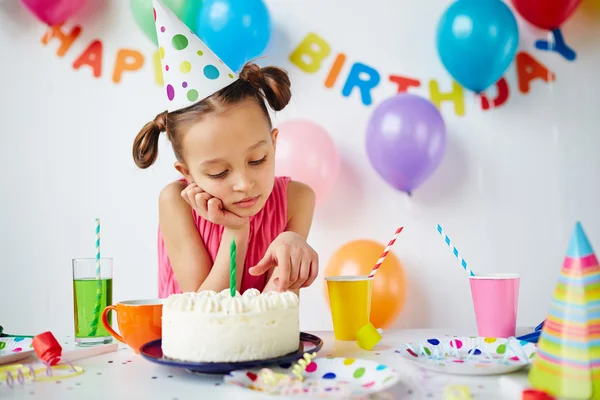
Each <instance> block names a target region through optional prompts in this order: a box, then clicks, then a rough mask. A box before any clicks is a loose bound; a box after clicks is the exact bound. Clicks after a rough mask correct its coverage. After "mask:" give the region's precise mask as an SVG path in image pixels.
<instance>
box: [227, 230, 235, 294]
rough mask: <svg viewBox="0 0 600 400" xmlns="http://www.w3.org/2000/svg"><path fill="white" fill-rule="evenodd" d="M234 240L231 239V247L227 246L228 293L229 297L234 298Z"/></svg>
mask: <svg viewBox="0 0 600 400" xmlns="http://www.w3.org/2000/svg"><path fill="white" fill-rule="evenodd" d="M236 257H237V255H236V249H235V238H234V239H231V246H229V293H230V294H231V297H235V283H236V272H235V259H236Z"/></svg>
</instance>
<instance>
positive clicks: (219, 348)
mask: <svg viewBox="0 0 600 400" xmlns="http://www.w3.org/2000/svg"><path fill="white" fill-rule="evenodd" d="M298 304H299V299H298V296H297V295H296V294H295V293H293V292H283V293H278V292H267V293H260V292H259V291H258V290H256V289H249V290H246V291H245V292H244V294H243V295H240V293H239V292H236V295H235V297H231V295H230V292H229V289H225V290H223V291H222V292H221V293H217V292H215V291H212V290H207V291H202V292H199V293H193V292H191V293H181V294H173V295H170V296H169V297H168V298H167V299H166V300H165V302H164V304H163V311H162V351H163V355H164V356H165V357H167V358H171V359H175V360H181V361H195V362H239V361H251V360H263V359H267V358H273V357H279V356H283V355H286V354H289V353H292V352H295V351H297V350H298V346H299V341H300V327H299V313H298Z"/></svg>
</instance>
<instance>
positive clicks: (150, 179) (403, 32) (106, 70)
mask: <svg viewBox="0 0 600 400" xmlns="http://www.w3.org/2000/svg"><path fill="white" fill-rule="evenodd" d="M89 3H95V2H91V1H90V2H89ZM102 3H106V5H103V6H89V7H88V8H87V9H85V10H83V11H82V12H80V13H79V14H78V15H77V16H76V18H74V19H73V20H72V21H71V22H69V23H68V24H67V25H66V27H67V28H68V29H70V27H72V26H73V24H75V23H78V24H80V25H81V26H82V28H83V32H82V34H81V36H80V38H79V39H78V40H77V41H76V42H75V43H74V44H73V46H72V48H71V49H70V50H69V51H68V52H67V54H66V55H65V56H64V57H62V58H59V57H58V56H57V55H56V50H57V48H58V45H59V43H58V41H53V42H51V43H50V44H49V45H48V46H44V45H42V44H41V40H40V39H41V37H42V36H43V34H44V32H45V28H44V27H43V26H42V24H40V23H38V22H37V21H36V20H35V19H34V18H33V17H32V16H31V15H30V14H29V13H28V12H26V11H25V10H24V9H23V8H22V7H21V6H20V4H19V2H16V1H6V0H4V1H0V49H1V54H2V55H1V56H0V58H1V62H0V82H1V92H0V110H1V111H0V113H1V115H2V117H1V123H0V127H1V134H0V169H1V170H2V171H3V172H2V177H3V179H2V180H3V185H2V188H3V190H2V197H1V199H0V235H1V236H0V246H1V247H0V248H1V250H2V251H1V253H0V254H1V256H2V258H1V261H0V265H1V266H0V271H1V273H0V300H1V302H2V307H0V324H2V325H4V327H5V330H6V331H9V332H21V333H25V332H34V333H38V332H40V331H42V330H59V331H64V330H67V329H68V330H70V329H72V328H71V327H72V305H71V296H72V294H71V264H70V260H71V258H73V257H82V256H93V255H94V218H95V217H101V218H102V251H103V255H104V256H112V257H114V259H115V283H114V285H115V286H114V300H115V301H119V300H125V299H137V298H151V297H155V296H156V294H157V263H156V225H157V195H158V192H159V191H160V189H161V188H162V187H163V186H164V185H165V184H166V183H168V182H169V181H170V180H172V179H174V178H175V177H176V171H175V170H174V169H173V168H172V164H173V161H174V158H173V155H172V152H171V150H170V147H169V144H168V143H167V142H166V141H163V142H162V144H161V154H160V157H159V160H158V162H157V164H155V165H154V166H153V167H152V168H151V169H149V170H145V171H141V170H138V169H137V168H136V166H135V164H134V163H133V161H132V158H131V146H132V141H133V138H134V137H135V135H136V134H137V132H138V131H139V129H140V128H141V127H142V126H143V124H144V123H145V122H147V121H149V120H151V119H152V118H153V117H154V115H155V114H156V113H158V112H160V111H161V110H162V109H163V108H164V102H163V89H162V88H161V87H159V86H157V85H156V84H154V69H153V65H152V62H151V56H152V54H153V51H154V48H153V45H152V44H151V42H150V41H149V40H148V39H147V38H146V37H145V36H144V35H143V33H142V32H141V30H140V29H138V27H137V26H136V25H135V23H134V21H133V18H132V16H131V14H130V12H129V8H128V2H126V1H122V0H109V1H107V2H102ZM267 3H268V5H269V7H270V11H271V15H272V18H273V20H274V23H275V32H274V33H273V36H272V45H271V47H270V49H269V51H268V53H267V56H268V57H267V59H266V60H265V61H264V62H265V63H273V64H277V65H280V66H283V67H285V68H287V69H288V70H289V71H290V73H291V75H292V82H293V87H294V97H293V101H292V104H291V106H289V107H288V108H287V109H286V110H284V112H282V113H280V114H278V116H277V118H276V120H275V123H278V122H281V121H284V120H286V119H289V118H309V119H312V120H313V121H315V122H317V123H319V124H321V125H322V126H323V127H325V128H326V129H327V130H328V131H329V132H330V134H331V136H332V137H333V138H334V140H335V142H336V144H337V146H338V149H339V152H340V154H341V155H342V157H343V171H342V176H341V177H340V180H339V182H338V183H337V184H336V186H335V190H334V193H333V195H332V196H331V197H330V199H329V201H327V202H326V203H324V204H322V205H321V206H320V207H319V209H318V211H317V215H316V218H315V221H314V228H313V230H312V233H311V235H310V238H309V240H310V243H311V244H312V245H313V246H314V247H315V248H316V250H317V251H318V252H319V254H320V258H321V275H320V276H321V278H322V276H323V272H324V269H325V265H326V263H327V261H328V259H329V257H330V256H331V254H332V253H333V252H334V251H335V249H337V248H338V247H339V246H341V245H342V244H344V243H346V242H348V241H351V240H355V239H365V238H366V239H374V240H377V241H380V242H381V243H386V242H387V241H388V239H389V236H390V234H391V233H392V232H393V231H394V230H395V228H396V227H397V226H398V225H404V226H405V227H406V229H405V231H404V232H403V234H402V236H401V240H399V242H398V243H397V245H396V247H395V249H394V252H395V253H396V254H397V255H398V257H399V258H400V259H401V261H402V262H403V264H404V267H405V269H406V274H407V278H408V285H409V286H408V293H407V300H406V305H405V308H404V310H403V312H402V314H401V315H400V317H399V318H398V320H397V321H396V325H395V326H397V327H445V328H453V327H456V328H462V329H470V328H473V329H474V328H475V321H474V316H473V312H472V306H471V299H470V291H469V286H468V281H467V279H466V274H465V273H464V272H463V271H462V269H461V268H460V267H459V266H458V264H457V262H456V261H455V259H454V258H453V257H452V255H451V254H450V252H449V250H448V248H447V247H446V246H445V245H444V243H443V242H442V240H441V239H440V237H439V235H438V233H437V232H436V230H435V226H436V224H437V223H441V224H442V225H443V226H444V227H445V229H446V230H447V231H448V233H449V234H450V236H451V238H452V239H453V241H454V242H455V243H456V245H457V246H458V247H459V248H460V249H461V251H462V253H463V254H464V256H465V258H466V259H467V260H468V262H469V263H470V266H471V267H472V268H473V269H475V270H476V271H477V272H479V273H486V272H518V273H521V274H522V286H521V298H520V300H521V301H520V309H519V317H518V323H519V324H521V325H535V324H537V323H538V322H540V321H541V320H542V319H543V318H544V317H545V314H546V312H547V309H548V306H549V300H550V296H551V294H552V291H553V288H554V284H555V281H556V278H557V276H558V273H559V270H560V268H561V264H562V259H563V257H564V254H565V251H566V248H567V246H568V241H569V237H570V234H571V230H572V228H573V224H574V222H575V221H576V220H578V219H579V220H581V221H582V222H583V224H584V227H585V229H586V231H587V233H588V235H589V237H590V240H591V241H592V243H593V244H595V246H596V248H597V249H598V250H600V211H599V206H598V205H599V204H600V179H599V178H598V171H599V170H600V158H599V157H598V154H599V153H600V135H599V132H598V126H599V125H600V113H598V103H599V102H600V77H599V75H598V65H599V63H600V7H599V6H598V2H597V1H596V0H584V2H583V5H582V6H581V8H580V9H579V10H578V12H577V14H576V15H575V17H574V18H572V19H571V20H570V21H569V22H568V23H567V25H566V26H565V28H564V34H565V38H566V40H567V41H568V43H569V44H570V45H572V46H573V47H574V48H575V49H576V50H577V51H578V59H577V60H576V61H575V62H573V63H571V62H568V61H565V60H564V59H562V58H561V57H560V56H558V55H557V54H554V53H545V52H540V51H537V50H535V49H534V48H533V43H534V40H535V38H543V37H545V35H544V34H542V33H540V32H537V31H535V30H533V29H531V28H528V27H527V26H526V25H525V24H524V23H523V21H522V20H521V19H520V18H519V22H520V27H521V44H520V49H521V50H527V51H529V52H530V53H531V54H532V55H533V56H534V57H535V58H536V59H538V60H539V61H540V62H542V63H544V64H545V65H546V66H548V67H549V68H550V69H552V70H553V71H554V72H555V73H556V75H557V80H556V82H555V83H554V84H553V85H551V86H550V85H548V84H546V83H544V82H543V81H541V80H536V81H534V82H533V83H532V86H531V91H530V93H528V94H526V95H524V94H521V93H519V92H518V91H517V89H516V88H517V83H516V75H515V68H514V65H513V66H511V67H510V69H509V71H508V72H507V74H506V76H507V78H508V80H509V84H510V85H511V97H510V100H509V101H508V103H506V104H505V105H504V106H503V107H501V108H499V109H497V110H493V111H492V112H482V111H481V110H478V109H477V108H476V107H475V103H474V99H473V98H472V96H469V95H467V97H466V100H465V101H466V107H467V111H466V115H465V116H463V117H457V116H456V115H455V114H454V112H453V110H452V105H451V104H450V103H447V104H444V105H443V107H442V111H443V115H444V118H445V120H446V123H447V126H448V133H449V143H448V149H447V152H446V156H445V159H444V161H443V163H442V165H441V166H440V168H439V169H438V170H437V172H436V173H435V174H434V176H433V177H432V178H431V179H430V180H429V181H428V182H427V183H426V184H425V185H424V186H423V187H422V188H421V189H420V190H418V191H416V193H415V194H414V196H413V197H412V199H409V198H407V196H405V195H403V194H401V193H399V192H396V191H394V190H393V189H392V188H390V187H389V186H387V185H386V184H385V183H384V181H383V180H381V179H380V178H379V176H378V175H377V174H376V173H375V171H374V170H373V169H372V168H371V166H370V164H369V162H368V159H367V157H366V152H365V149H364V128H365V126H366V122H367V119H368V117H369V115H370V113H371V112H372V110H373V108H374V107H366V106H364V105H363V104H362V103H361V101H360V99H359V97H358V93H353V95H352V96H350V97H349V98H345V97H343V96H342V95H341V88H342V86H343V83H344V80H345V76H346V74H347V71H348V70H349V67H350V62H354V61H360V62H363V63H366V64H368V65H371V66H373V67H375V68H376V69H377V70H378V71H379V72H380V73H381V75H382V82H383V83H382V84H381V85H380V86H379V87H378V88H377V89H376V90H375V91H374V92H373V94H374V97H375V98H374V103H375V104H376V103H378V102H380V101H382V100H383V99H385V98H386V97H387V96H389V95H391V94H393V92H394V86H393V85H391V84H385V82H386V81H387V75H388V74H391V73H397V74H401V75H406V76H411V77H416V78H419V79H421V80H422V82H424V84H423V85H422V87H421V88H420V89H417V90H416V91H415V93H420V94H423V95H424V96H426V97H427V96H428V92H427V84H426V82H427V81H428V80H429V79H432V78H435V79H436V80H438V81H439V82H440V85H441V87H442V88H444V89H449V88H450V83H451V78H450V77H449V75H448V74H447V73H446V71H445V70H444V69H443V67H442V65H441V63H440V62H439V59H438V57H437V53H436V50H435V44H434V43H435V40H434V38H435V28H436V25H437V21H438V19H439V16H440V15H441V14H442V13H443V11H444V10H445V7H447V5H448V4H449V3H448V1H445V0H429V1H427V2H426V3H427V4H426V5H425V2H415V1H412V0H401V1H385V0H372V1H371V2H370V5H369V6H366V4H367V3H365V2H364V1H363V0H347V1H345V2H344V5H345V7H339V6H338V5H336V4H337V3H338V2H334V1H321V0H286V1H282V0H269V1H267ZM594 4H595V5H594ZM309 32H316V33H318V34H319V35H320V36H322V37H323V38H325V39H326V40H327V42H328V43H329V44H330V45H331V47H332V51H333V54H336V53H337V52H344V53H345V54H346V55H347V56H348V59H349V63H347V65H346V66H345V67H344V70H343V71H342V75H341V76H340V78H339V80H338V82H337V83H336V86H335V87H334V88H333V89H326V88H325V87H324V86H323V81H324V79H325V76H326V74H327V72H328V67H330V66H331V63H332V61H333V55H332V56H330V57H329V59H328V60H327V61H326V62H325V66H324V67H323V68H322V69H321V70H320V71H318V72H317V73H316V74H312V75H311V74H306V73H304V72H302V71H301V70H299V69H298V68H296V67H295V66H293V65H292V64H291V63H290V62H289V61H288V56H289V53H290V52H291V51H292V50H293V49H294V48H295V47H296V46H297V44H298V43H300V41H301V40H302V39H303V38H304V36H305V35H306V34H307V33H309ZM93 39H100V40H102V42H103V45H104V59H103V73H102V76H101V77H100V78H98V79H95V78H93V77H92V74H91V72H90V69H89V68H87V67H83V68H81V69H80V70H77V71H76V70H74V69H73V68H72V63H73V61H74V60H75V59H76V58H77V57H78V56H79V54H81V52H82V51H83V50H84V49H85V47H87V45H88V44H89V43H90V42H91V41H92V40H93ZM119 48H132V49H136V50H139V51H141V52H142V53H143V54H144V55H145V56H146V63H145V65H144V67H143V69H142V70H140V71H138V72H135V73H131V74H128V75H125V76H124V78H123V80H122V82H121V83H120V84H118V85H117V84H114V83H113V82H112V81H111V76H112V68H113V65H114V62H115V55H116V52H117V50H118V49H119ZM163 140H164V139H163ZM322 285H323V281H322V279H319V280H318V281H317V282H316V283H315V284H314V285H313V286H312V287H310V288H309V289H307V290H305V294H304V300H303V304H302V310H301V325H302V328H303V329H307V330H315V329H330V326H331V325H330V316H329V313H328V310H327V307H326V304H325V302H324V299H323V295H322V293H323V290H322Z"/></svg>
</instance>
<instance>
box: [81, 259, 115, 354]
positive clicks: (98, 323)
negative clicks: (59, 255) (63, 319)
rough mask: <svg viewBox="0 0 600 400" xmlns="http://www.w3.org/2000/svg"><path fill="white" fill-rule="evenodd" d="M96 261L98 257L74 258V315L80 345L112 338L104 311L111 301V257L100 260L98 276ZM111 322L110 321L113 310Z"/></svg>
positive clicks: (106, 341)
mask: <svg viewBox="0 0 600 400" xmlns="http://www.w3.org/2000/svg"><path fill="white" fill-rule="evenodd" d="M95 262H96V261H95V259H76V260H73V317H74V321H75V341H76V342H77V343H78V344H79V345H94V344H103V343H110V342H112V336H111V335H110V333H109V332H108V331H107V330H106V328H105V327H104V325H102V311H104V309H105V308H106V307H107V306H109V305H111V304H112V289H113V280H112V276H111V275H112V274H111V273H112V260H110V259H102V260H101V268H100V272H101V273H100V279H96V276H95V273H96V264H95ZM103 267H104V268H103ZM99 294H100V296H98V295H99ZM98 300H99V301H98ZM108 323H109V324H111V315H110V314H108Z"/></svg>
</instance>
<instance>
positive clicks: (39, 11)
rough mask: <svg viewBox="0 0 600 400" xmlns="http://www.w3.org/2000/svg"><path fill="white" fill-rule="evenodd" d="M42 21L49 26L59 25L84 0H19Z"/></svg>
mask: <svg viewBox="0 0 600 400" xmlns="http://www.w3.org/2000/svg"><path fill="white" fill-rule="evenodd" d="M21 2H22V3H23V4H24V5H25V7H27V8H28V9H29V11H31V12H32V13H33V14H34V15H35V16H36V17H38V18H39V19H40V20H41V21H42V22H45V23H47V24H48V25H50V26H53V25H59V24H62V23H63V22H65V21H66V20H67V19H69V18H70V17H71V16H72V15H73V14H75V13H76V12H77V11H79V9H80V8H81V7H83V5H84V4H85V0H21Z"/></svg>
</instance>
